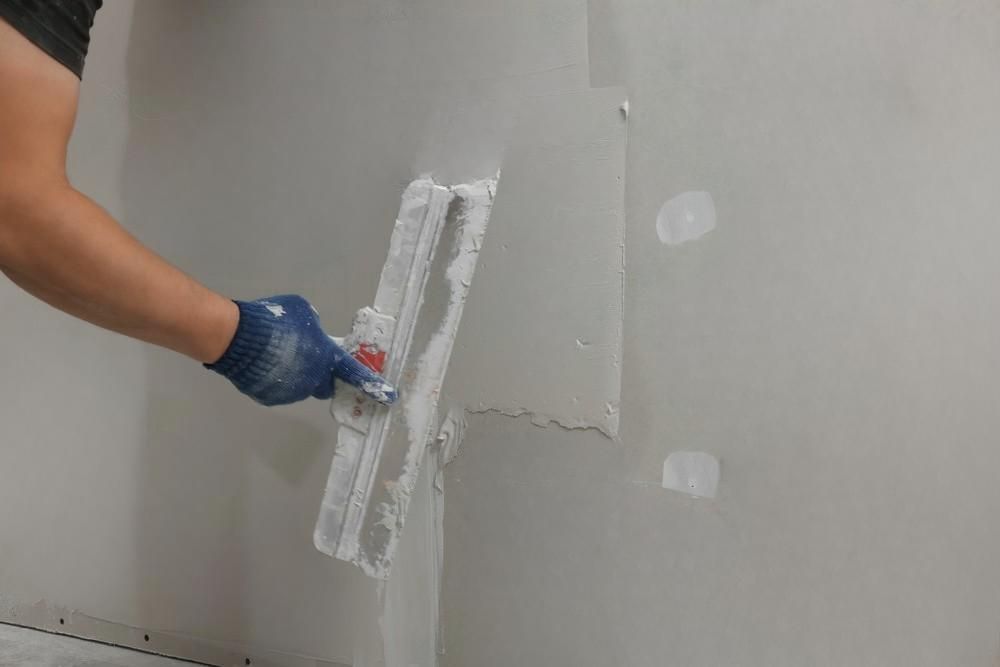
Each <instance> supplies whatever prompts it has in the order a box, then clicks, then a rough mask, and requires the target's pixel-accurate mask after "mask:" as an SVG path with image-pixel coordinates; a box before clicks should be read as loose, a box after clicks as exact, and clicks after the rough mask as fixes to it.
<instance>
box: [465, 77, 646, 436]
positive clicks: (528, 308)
mask: <svg viewBox="0 0 1000 667" xmlns="http://www.w3.org/2000/svg"><path fill="white" fill-rule="evenodd" d="M626 109H627V106H626V99H625V92H624V91H623V90H622V89H621V88H604V89H594V90H589V91H584V92H575V93H567V94H558V95H549V96H545V97H541V98H536V99H532V100H530V101H527V102H525V103H524V105H523V106H522V110H521V112H522V115H521V118H520V122H519V124H518V125H517V129H516V131H515V134H514V140H513V142H512V145H511V148H510V149H509V150H508V152H507V153H506V155H505V158H504V162H503V176H502V179H501V183H500V186H499V188H498V190H497V197H496V201H495V203H494V207H493V214H492V216H491V219H490V228H489V231H488V233H487V235H486V240H485V241H484V243H483V250H482V252H481V254H480V258H479V265H478V267H477V272H476V279H475V281H474V282H473V285H472V288H471V290H470V294H469V299H468V302H467V305H466V309H465V315H464V317H463V320H462V327H461V329H460V330H459V335H458V339H457V341H456V347H455V352H454V355H453V358H452V366H451V368H450V370H449V380H448V386H447V388H446V391H447V392H448V393H449V394H450V395H453V396H456V397H461V400H462V401H463V402H464V403H465V404H466V406H467V407H468V408H469V409H470V410H473V411H483V410H497V411H500V412H503V413H506V414H511V415H517V414H522V413H530V414H531V415H532V418H533V419H534V421H535V422H537V423H539V424H542V425H544V424H547V423H548V422H549V421H550V420H551V421H556V422H557V423H559V424H561V425H563V426H566V427H570V428H586V427H592V428H596V429H598V430H600V431H602V432H603V433H605V434H606V435H609V436H614V435H616V434H617V431H618V402H619V396H620V389H621V363H620V362H621V345H622V317H623V307H624V305H623V298H624V293H623V272H624V257H623V248H624V243H625V236H624V235H625V225H624V222H625V221H624V203H625V190H624V177H625V139H626V122H627V113H626Z"/></svg>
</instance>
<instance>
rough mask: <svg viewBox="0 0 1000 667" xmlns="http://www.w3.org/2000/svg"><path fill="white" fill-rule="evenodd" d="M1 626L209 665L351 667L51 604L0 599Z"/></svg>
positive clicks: (298, 654) (304, 655)
mask: <svg viewBox="0 0 1000 667" xmlns="http://www.w3.org/2000/svg"><path fill="white" fill-rule="evenodd" d="M0 623H7V624H9V625H18V626H22V627H26V628H34V629H37V630H44V631H45V632H52V633H55V634H60V635H67V636H70V637H77V638H80V639H87V640H90V641H98V642H102V643H105V644H112V645H114V646H122V647H125V648H130V649H134V650H136V651H142V652H143V653H151V654H153V655H161V656H164V657H168V658H173V659H177V660H186V661H189V662H193V663H196V664H206V665H236V664H244V663H245V662H246V661H247V660H250V664H253V665H255V666H257V667H350V666H349V665H347V664H345V663H342V662H332V661H329V660H325V659H323V658H318V657H316V656H312V655H307V654H302V653H294V652H283V651H274V650H262V649H258V648H254V647H250V646H246V645H245V644H241V643H239V642H225V641H214V640H210V639H205V638H203V637H197V636H194V635H189V634H186V633H181V632H170V631H164V630H156V629H152V628H137V627H133V626H130V625H125V624H123V623H115V622H113V621H108V620H105V619H101V618H97V617H95V616H90V615H89V614H86V613H84V612H81V611H77V610H75V609H70V608H68V607H62V606H59V605H53V604H49V603H48V602H46V601H45V600H39V601H37V602H34V603H18V602H13V601H10V600H9V599H7V598H5V597H0Z"/></svg>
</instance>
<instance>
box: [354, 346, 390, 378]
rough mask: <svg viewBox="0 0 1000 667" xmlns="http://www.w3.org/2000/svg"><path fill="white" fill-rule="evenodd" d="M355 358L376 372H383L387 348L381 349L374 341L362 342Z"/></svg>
mask: <svg viewBox="0 0 1000 667" xmlns="http://www.w3.org/2000/svg"><path fill="white" fill-rule="evenodd" d="M354 358H355V359H357V360H358V361H360V362H361V363H363V364H364V365H365V366H367V367H368V368H370V369H372V370H373V371H375V372H376V373H381V372H382V369H383V368H384V367H385V350H380V349H378V347H377V346H376V345H375V344H374V343H362V344H361V346H360V347H359V348H358V351H357V352H355V353H354Z"/></svg>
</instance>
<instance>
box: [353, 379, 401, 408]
mask: <svg viewBox="0 0 1000 667" xmlns="http://www.w3.org/2000/svg"><path fill="white" fill-rule="evenodd" d="M361 389H362V390H363V391H364V392H365V393H366V394H368V395H369V396H371V397H372V398H374V399H375V400H376V401H378V402H379V403H381V404H382V405H388V404H389V394H391V393H392V392H394V391H395V388H393V386H392V385H391V384H386V383H385V382H378V381H374V382H362V383H361Z"/></svg>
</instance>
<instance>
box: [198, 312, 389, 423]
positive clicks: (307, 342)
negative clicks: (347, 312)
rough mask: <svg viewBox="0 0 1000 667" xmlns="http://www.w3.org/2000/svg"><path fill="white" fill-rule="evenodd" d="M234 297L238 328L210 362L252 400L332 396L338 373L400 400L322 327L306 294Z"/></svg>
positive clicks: (372, 392)
mask: <svg viewBox="0 0 1000 667" xmlns="http://www.w3.org/2000/svg"><path fill="white" fill-rule="evenodd" d="M235 303H236V305H237V307H238V308H239V310H240V321H239V325H238V326H237V328H236V334H235V335H234V336H233V340H232V342H231V343H230V344H229V347H228V349H227V350H226V352H225V354H223V355H222V358H221V359H219V360H218V361H217V362H215V363H214V364H206V365H205V367H206V368H208V369H209V370H213V371H215V372H216V373H219V374H220V375H222V376H224V377H225V378H227V379H228V380H229V381H230V382H232V383H233V385H235V386H236V388H237V389H239V390H240V391H241V392H243V393H244V394H246V395H247V396H249V397H250V398H252V399H253V400H255V401H257V402H258V403H261V404H263V405H284V404H287V403H295V402H297V401H301V400H304V399H306V398H309V397H310V396H312V397H315V398H320V399H326V398H330V397H331V396H333V391H334V379H335V378H339V379H341V380H343V381H345V382H347V383H349V384H351V385H354V386H356V387H358V388H359V389H361V390H362V391H363V392H364V393H366V394H368V395H369V396H370V397H372V398H374V399H375V400H377V401H378V402H380V403H384V404H390V403H392V402H393V401H395V400H396V391H395V389H394V388H393V387H391V386H390V385H388V384H387V383H386V382H385V380H383V379H382V378H381V377H380V376H378V375H377V374H375V373H374V372H373V371H371V370H370V369H368V368H367V367H366V366H363V365H362V364H361V363H359V362H358V361H357V360H356V359H354V357H352V356H351V355H349V354H348V353H347V352H345V351H344V350H343V349H342V348H341V347H340V346H339V345H337V344H336V343H335V342H334V341H333V339H331V338H330V337H329V336H327V335H326V334H325V333H324V332H323V329H322V327H321V326H320V322H319V316H318V315H317V313H316V310H315V309H314V308H313V307H312V306H311V305H309V302H308V301H306V300H305V299H303V298H302V297H300V296H295V295H281V296H275V297H271V298H269V299H260V300H258V301H249V302H246V301H236V302H235Z"/></svg>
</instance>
